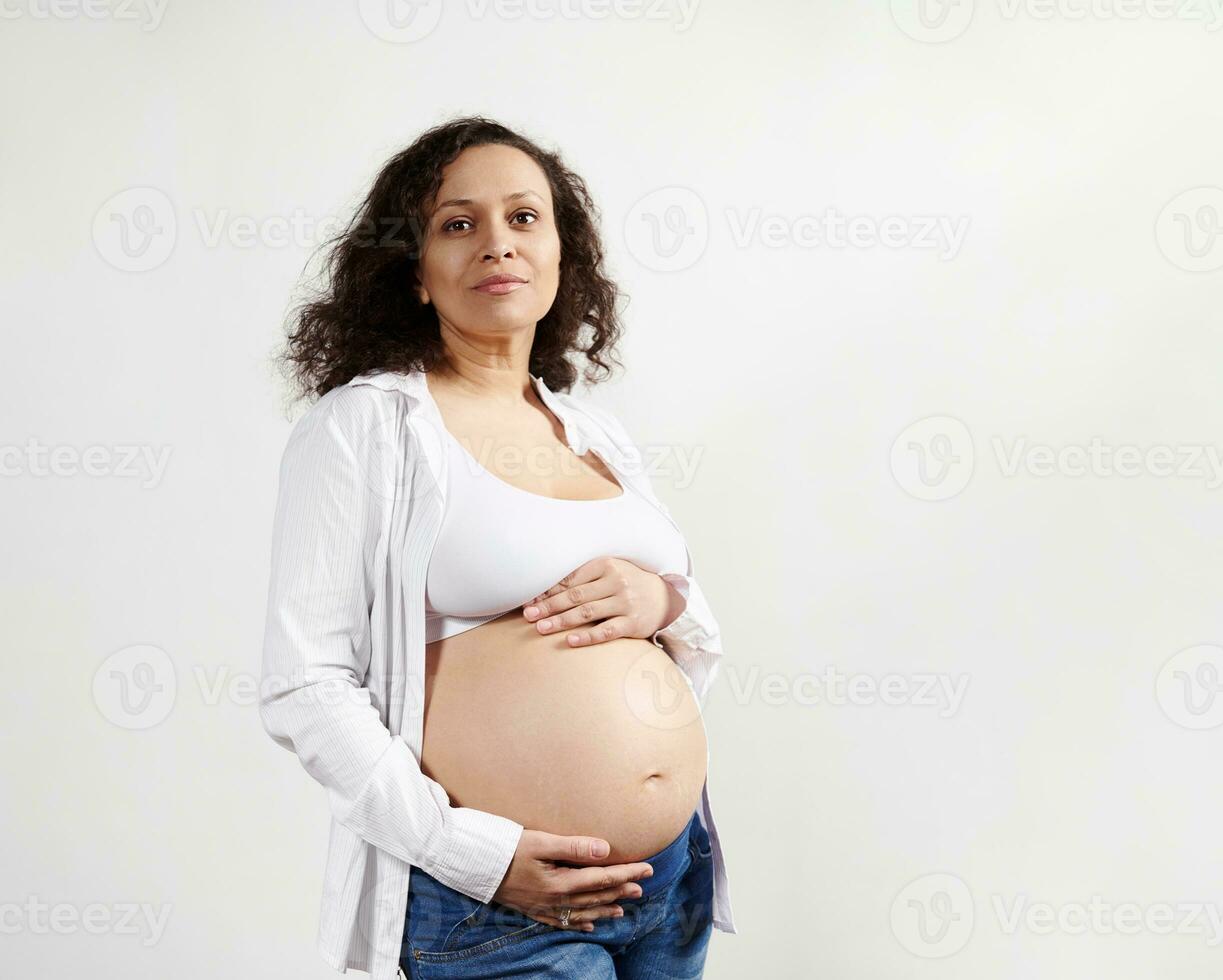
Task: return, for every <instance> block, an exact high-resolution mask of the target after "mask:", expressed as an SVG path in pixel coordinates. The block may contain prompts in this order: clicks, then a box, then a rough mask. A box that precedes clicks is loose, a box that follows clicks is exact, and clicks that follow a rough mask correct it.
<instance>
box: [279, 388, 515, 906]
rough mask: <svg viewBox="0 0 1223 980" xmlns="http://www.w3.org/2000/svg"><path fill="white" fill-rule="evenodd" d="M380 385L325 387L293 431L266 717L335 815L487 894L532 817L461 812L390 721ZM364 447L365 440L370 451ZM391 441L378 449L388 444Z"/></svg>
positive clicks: (384, 845) (461, 886)
mask: <svg viewBox="0 0 1223 980" xmlns="http://www.w3.org/2000/svg"><path fill="white" fill-rule="evenodd" d="M383 397H384V396H383V395H382V394H381V393H378V392H376V391H375V390H374V389H370V388H362V387H360V386H353V387H349V386H343V387H341V388H338V389H334V390H333V391H330V392H328V393H327V394H326V395H324V396H323V397H322V398H321V399H320V400H319V401H318V402H317V403H316V404H315V405H314V406H313V407H312V408H311V410H310V411H309V412H308V413H307V414H306V415H305V416H303V417H302V418H301V419H300V420H299V421H298V423H297V424H296V426H295V427H294V429H293V431H292V433H291V434H290V437H289V442H288V445H287V446H286V447H285V450H284V455H283V457H282V459H281V464H280V486H279V491H278V497H277V503H276V513H275V520H274V523H273V532H272V562H271V575H270V584H269V590H268V605H267V626H266V631H265V636H264V645H263V679H262V683H261V687H260V706H259V712H260V718H261V720H262V722H263V727H264V729H265V730H266V731H267V733H268V734H269V735H270V736H271V737H272V739H273V740H274V741H275V742H276V743H277V744H278V745H281V746H283V747H284V748H286V749H289V750H290V751H292V752H294V753H295V754H296V755H297V757H298V759H299V760H300V761H301V764H302V766H303V767H304V768H305V770H306V771H307V772H308V773H309V774H310V775H311V777H313V778H314V779H315V780H316V781H317V782H318V783H319V784H320V785H322V786H323V787H324V788H325V789H326V790H327V798H328V802H329V805H330V808H331V812H332V813H333V814H334V816H335V818H336V819H337V820H338V821H339V822H340V823H341V824H343V825H344V826H345V827H347V828H348V829H349V830H351V831H352V832H353V833H355V834H357V835H358V836H359V837H361V838H362V839H363V840H365V841H368V842H369V843H370V844H373V845H374V846H375V847H378V848H381V849H382V850H384V851H387V852H389V853H391V854H393V855H395V857H397V858H399V859H400V860H402V861H406V862H408V863H410V864H412V865H414V866H416V867H420V868H423V869H424V870H425V871H427V872H428V873H429V874H430V875H432V876H433V877H435V878H437V879H438V880H439V881H441V882H442V883H443V884H446V885H448V886H450V887H451V888H454V889H455V890H456V891H460V892H462V893H463V894H465V895H468V896H470V897H471V898H474V899H476V900H478V901H482V902H485V901H489V900H490V899H491V898H492V896H493V893H494V892H495V891H496V890H497V888H498V886H499V885H500V883H501V881H502V879H503V878H504V876H505V872H506V870H507V869H508V867H509V865H510V862H511V860H512V859H513V857H514V853H515V851H516V849H517V847H518V841H519V838H520V836H521V834H522V831H523V827H522V825H521V824H519V823H516V822H514V821H512V820H508V819H506V818H504V817H500V816H496V815H495V814H491V813H486V812H484V811H481V810H475V809H471V808H469V807H454V806H451V805H450V799H449V797H448V795H447V794H446V791H445V789H443V788H442V786H441V785H440V784H439V783H437V782H436V781H435V780H433V779H430V778H429V777H428V776H426V775H425V774H424V773H423V772H421V770H420V766H419V764H418V763H417V760H416V757H415V756H414V755H413V754H412V751H411V749H409V747H408V745H407V743H406V742H404V741H403V739H402V738H399V737H398V736H394V737H393V736H392V735H391V733H390V731H389V730H388V729H387V727H386V725H385V724H383V721H382V718H381V716H380V715H379V711H378V708H377V707H376V706H375V704H374V702H373V700H372V692H371V691H370V690H369V688H367V687H365V686H363V685H364V680H365V674H366V670H367V668H368V666H369V659H370V651H371V637H370V607H371V604H372V602H373V585H372V583H373V582H374V581H376V580H377V579H378V578H379V577H380V576H382V575H383V571H382V570H381V569H379V568H377V567H375V564H376V563H375V559H374V555H375V550H376V545H377V542H378V540H379V537H380V535H381V533H382V532H381V529H382V527H383V514H384V510H385V508H386V507H388V506H389V504H390V502H389V501H388V500H386V499H385V495H384V494H379V493H378V492H376V491H375V489H374V488H375V487H377V486H382V485H386V484H380V483H378V482H376V481H377V479H378V477H377V474H376V473H375V467H378V466H383V465H387V466H389V465H390V464H389V463H388V462H385V461H379V460H378V459H375V458H373V455H374V454H375V453H376V452H378V451H379V446H380V444H379V443H378V442H377V440H372V439H369V438H368V434H369V433H371V432H373V431H374V430H375V427H376V426H377V425H378V420H377V414H376V412H377V401H376V400H377V399H379V398H383ZM354 446H359V447H361V449H360V450H357V449H354ZM386 448H387V447H386V445H385V443H383V444H381V450H382V451H385V450H386Z"/></svg>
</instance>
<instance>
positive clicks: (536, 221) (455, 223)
mask: <svg viewBox="0 0 1223 980" xmlns="http://www.w3.org/2000/svg"><path fill="white" fill-rule="evenodd" d="M442 177H443V180H442V185H441V187H440V188H439V190H438V193H437V197H436V199H435V200H436V204H435V205H434V207H433V210H432V213H431V214H430V215H429V220H428V225H427V226H426V232H425V243H424V250H423V252H422V254H421V258H420V264H419V267H418V272H417V277H418V279H419V283H420V284H419V286H418V289H419V291H420V297H421V301H422V302H427V303H432V304H433V306H434V308H435V309H436V310H437V316H438V320H439V321H440V323H441V326H442V333H443V336H445V333H446V332H447V330H453V331H457V332H458V333H460V334H462V335H463V336H464V337H465V338H473V337H480V338H482V339H485V340H487V339H505V340H507V341H508V340H521V336H522V334H523V333H524V332H525V333H528V334H530V333H531V331H533V330H534V328H535V325H536V324H537V323H538V322H539V321H540V319H542V318H543V316H544V314H546V313H547V312H548V310H549V309H551V307H552V303H553V301H554V300H555V299H556V291H557V288H558V286H559V285H560V259H561V242H560V236H559V234H558V233H557V229H556V221H555V219H554V217H553V214H552V191H551V189H550V188H549V186H548V179H547V177H546V176H545V175H544V172H543V170H541V169H540V167H539V165H538V164H537V163H536V162H535V161H534V160H533V159H531V157H529V156H528V155H527V154H525V153H523V152H522V151H521V150H518V149H515V148H514V147H510V146H502V145H500V144H491V145H488V146H474V147H471V148H469V149H466V150H464V151H463V152H462V153H460V154H459V155H458V156H457V157H456V158H455V159H454V160H453V161H452V162H451V163H450V165H449V166H447V167H446V169H445V170H444V171H443V172H442ZM500 274H508V275H514V276H519V277H521V278H522V279H524V280H526V281H525V283H523V284H522V285H518V286H513V287H510V288H509V290H508V291H505V292H498V291H495V290H494V291H488V290H483V289H479V288H477V284H479V283H480V281H481V280H483V279H485V278H486V277H488V276H492V275H500Z"/></svg>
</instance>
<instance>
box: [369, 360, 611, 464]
mask: <svg viewBox="0 0 1223 980" xmlns="http://www.w3.org/2000/svg"><path fill="white" fill-rule="evenodd" d="M527 373H528V376H529V377H530V379H531V384H532V385H534V386H535V391H536V393H537V394H538V395H539V398H540V400H541V401H542V402H543V403H544V405H546V406H547V408H548V411H550V412H551V413H552V414H553V415H555V416H556V417H557V418H558V419H560V421H561V424H562V425H563V426H564V427H565V440H566V441H567V442H568V443H569V448H570V449H572V450H573V452H574V453H576V454H577V455H578V456H582V455H584V454H585V453H586V451H587V450H588V449H589V448H590V446H591V444H592V440H591V435H590V433H589V432H588V429H587V426H586V424H585V417H584V416H583V415H582V414H581V413H580V412H578V411H577V410H576V409H574V408H573V407H572V406H571V404H570V403H569V402H568V400H567V399H563V398H562V397H561V396H560V395H558V394H556V393H555V392H554V391H552V389H550V388H549V387H548V386H547V385H546V384H544V379H543V378H542V377H540V376H538V375H535V374H531V373H530V372H527ZM348 384H350V385H355V384H369V385H374V386H375V387H377V388H382V389H384V390H386V391H401V392H403V393H404V394H405V395H407V396H408V397H409V398H411V399H412V400H414V401H415V402H416V403H417V404H419V405H421V406H423V407H424V408H425V410H426V411H427V412H428V413H429V414H430V415H431V416H432V415H434V414H437V416H438V417H437V418H435V419H434V421H437V422H440V420H441V419H440V413H438V409H437V403H436V402H435V401H434V400H433V396H432V395H431V394H430V393H429V386H428V385H427V384H426V383H425V374H424V372H423V371H409V372H406V373H404V372H401V371H371V372H369V373H367V374H359V375H357V377H355V378H353V379H352V380H351V381H349V382H348Z"/></svg>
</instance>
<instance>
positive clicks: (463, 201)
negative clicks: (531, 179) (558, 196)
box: [435, 191, 543, 211]
mask: <svg viewBox="0 0 1223 980" xmlns="http://www.w3.org/2000/svg"><path fill="white" fill-rule="evenodd" d="M524 197H539V195H538V194H536V193H535V192H534V191H515V192H514V193H513V194H506V195H505V197H503V198H502V201H517V200H519V199H520V198H524ZM539 199H540V200H541V201H542V200H543V198H542V197H539ZM475 203H476V202H475V201H473V200H472V199H471V198H470V197H452V198H451V199H450V200H449V201H442V203H441V204H439V205H438V206H437V208H436V209H435V210H437V211H440V210H441V209H442V208H448V207H456V206H457V207H467V206H468V205H470V204H475Z"/></svg>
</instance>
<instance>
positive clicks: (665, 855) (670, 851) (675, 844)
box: [636, 811, 700, 901]
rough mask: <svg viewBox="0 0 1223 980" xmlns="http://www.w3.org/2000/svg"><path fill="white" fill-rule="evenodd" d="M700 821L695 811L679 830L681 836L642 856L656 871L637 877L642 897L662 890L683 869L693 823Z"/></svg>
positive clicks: (644, 897) (647, 896)
mask: <svg viewBox="0 0 1223 980" xmlns="http://www.w3.org/2000/svg"><path fill="white" fill-rule="evenodd" d="M699 821H700V817H698V816H697V814H696V812H695V811H693V814H692V818H691V819H690V820H689V821H688V823H687V825H686V826H685V827H684V829H683V830H681V831H680V832H679V836H678V837H676V838H675V840H673V841H671V843H670V844H668V845H667V846H666V847H664V848H663V849H662V850H661V851H659V852H658V853H657V854H651V855H650V856H649V857H644V858H641V860H642V861H645V862H646V863H647V864H648V865H649V866H650V867H651V868H653V869H654V873H653V874H652V875H650V877H648V878H638V879H636V881H637V884H638V885H640V886H641V898H642V899H646V898H649V897H650V896H651V895H654V894H656V893H658V892H660V891H662V890H663V889H664V888H666V887H667V886H668V885H670V884H671V882H673V881H674V880H675V876H676V875H677V874H679V872H680V871H681V870H683V867H684V860H685V858H687V856H688V841H689V839H690V838H691V836H692V834H693V825H694V824H695V825H697V826H699V825H700V824H699ZM639 901H640V899H639Z"/></svg>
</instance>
